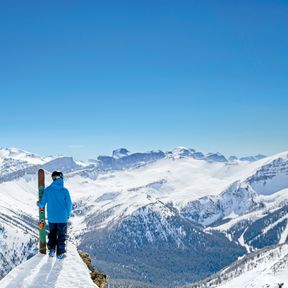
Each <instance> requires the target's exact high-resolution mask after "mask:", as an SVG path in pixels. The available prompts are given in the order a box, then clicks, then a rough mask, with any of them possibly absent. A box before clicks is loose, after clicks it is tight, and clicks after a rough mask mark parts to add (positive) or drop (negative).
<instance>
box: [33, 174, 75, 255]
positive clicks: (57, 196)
mask: <svg viewBox="0 0 288 288" xmlns="http://www.w3.org/2000/svg"><path fill="white" fill-rule="evenodd" d="M51 176H52V179H53V182H52V183H51V185H50V186H48V187H47V188H46V189H45V191H44V195H43V197H42V199H41V201H37V205H38V207H39V208H42V207H45V205H46V203H47V214H48V223H49V235H48V239H49V240H48V244H47V248H48V250H49V256H50V257H53V256H54V255H55V251H56V250H57V258H58V259H63V258H64V257H65V252H66V247H65V241H66V237H67V222H68V219H69V217H70V214H71V211H72V202H71V198H70V193H69V191H68V190H67V189H66V188H65V187H64V181H63V173H62V172H58V171H54V172H53V173H52V175H51ZM56 248H57V249H56Z"/></svg>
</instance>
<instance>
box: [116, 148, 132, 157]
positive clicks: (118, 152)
mask: <svg viewBox="0 0 288 288" xmlns="http://www.w3.org/2000/svg"><path fill="white" fill-rule="evenodd" d="M129 154H130V151H129V150H127V149H126V148H119V149H116V150H114V151H113V152H112V157H113V158H122V157H125V156H128V155H129Z"/></svg>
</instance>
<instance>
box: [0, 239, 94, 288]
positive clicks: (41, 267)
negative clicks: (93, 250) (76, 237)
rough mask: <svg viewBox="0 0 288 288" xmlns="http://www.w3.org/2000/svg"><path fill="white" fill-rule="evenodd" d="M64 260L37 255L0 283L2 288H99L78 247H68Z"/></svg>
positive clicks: (70, 245) (15, 269)
mask: <svg viewBox="0 0 288 288" xmlns="http://www.w3.org/2000/svg"><path fill="white" fill-rule="evenodd" d="M68 251H69V253H68V254H67V257H66V258H65V259H63V260H58V259H55V258H49V257H48V255H42V254H37V255H35V256H34V257H32V258H31V259H29V260H28V261H26V262H24V263H22V264H21V265H19V266H17V267H16V268H14V269H13V270H12V271H11V272H10V273H9V274H8V275H7V276H6V277H4V278H3V279H2V280H1V281H0V287H1V288H6V287H7V288H38V287H43V288H44V287H47V288H51V287H54V288H65V287H67V288H71V287H73V288H77V287H78V288H83V287H85V288H97V287H98V286H97V285H96V284H94V283H93V282H92V280H91V278H90V274H89V270H88V268H87V266H86V265H85V263H84V262H83V261H82V259H81V258H80V256H79V254H78V252H77V250H76V247H75V246H74V245H72V244H69V245H68Z"/></svg>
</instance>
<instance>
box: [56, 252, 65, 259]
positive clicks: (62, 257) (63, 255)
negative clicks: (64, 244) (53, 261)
mask: <svg viewBox="0 0 288 288" xmlns="http://www.w3.org/2000/svg"><path fill="white" fill-rule="evenodd" d="M65 257H66V254H65V253H62V254H59V255H57V259H59V260H62V259H64V258H65Z"/></svg>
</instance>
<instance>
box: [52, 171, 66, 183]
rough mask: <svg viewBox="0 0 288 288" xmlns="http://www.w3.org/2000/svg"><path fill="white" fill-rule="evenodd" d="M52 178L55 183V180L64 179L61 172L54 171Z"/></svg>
mask: <svg viewBox="0 0 288 288" xmlns="http://www.w3.org/2000/svg"><path fill="white" fill-rule="evenodd" d="M51 177H52V179H53V181H55V180H56V179H58V178H61V179H63V173H62V172H60V171H54V172H53V173H52V174H51Z"/></svg>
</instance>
